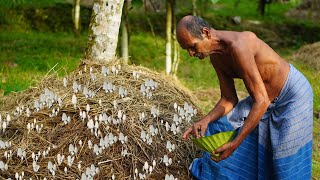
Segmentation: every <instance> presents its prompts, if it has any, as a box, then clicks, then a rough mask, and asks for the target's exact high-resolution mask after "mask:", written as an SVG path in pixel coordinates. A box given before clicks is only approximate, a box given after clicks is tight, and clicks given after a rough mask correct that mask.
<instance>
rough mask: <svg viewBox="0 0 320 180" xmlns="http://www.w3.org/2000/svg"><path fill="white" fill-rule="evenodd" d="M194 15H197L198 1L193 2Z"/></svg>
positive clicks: (193, 0)
mask: <svg viewBox="0 0 320 180" xmlns="http://www.w3.org/2000/svg"><path fill="white" fill-rule="evenodd" d="M192 15H194V16H196V15H197V0H192Z"/></svg>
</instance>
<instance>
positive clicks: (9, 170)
mask: <svg viewBox="0 0 320 180" xmlns="http://www.w3.org/2000/svg"><path fill="white" fill-rule="evenodd" d="M103 66H105V69H104V71H105V73H106V69H107V70H108V71H109V75H106V76H104V75H103V73H102V67H103ZM112 70H113V71H114V73H112ZM133 74H134V76H133ZM137 74H138V75H137ZM137 76H140V77H137ZM65 78H66V80H67V82H64V80H63V79H62V78H59V77H57V76H56V75H55V73H53V74H51V75H48V76H47V77H46V78H45V79H44V80H42V81H41V82H40V83H38V85H37V87H33V88H30V89H29V90H27V91H25V92H22V93H18V94H12V95H9V96H7V97H4V98H2V99H1V100H0V106H1V109H0V115H1V119H2V120H1V128H0V130H1V138H0V140H1V141H2V145H3V147H2V149H1V148H0V161H2V163H3V164H2V165H1V162H0V177H1V178H13V179H14V178H15V176H16V177H20V178H23V179H29V178H32V179H44V178H46V179H51V178H53V177H54V178H56V179H84V177H86V178H93V179H134V178H136V179H140V178H145V179H164V178H165V175H167V177H169V175H173V176H174V177H175V178H179V179H188V178H189V177H190V175H189V173H188V166H189V165H190V163H191V161H192V159H193V158H194V157H195V153H196V149H195V147H194V146H193V145H192V143H190V141H189V142H184V141H182V140H181V133H182V132H181V131H183V130H184V129H185V128H186V127H187V126H189V125H190V123H191V122H189V121H188V120H187V119H189V120H190V118H191V116H192V115H191V114H192V113H191V114H190V113H189V115H188V114H187V110H185V111H184V114H183V113H182V114H181V112H180V111H181V110H182V109H183V108H184V107H185V106H186V105H187V106H188V105H190V106H189V107H187V109H188V108H189V110H190V108H191V107H193V108H194V109H195V108H196V107H197V105H196V104H195V102H196V100H195V98H194V96H192V95H191V94H190V93H189V92H188V91H187V90H186V89H183V88H182V87H181V86H180V85H179V84H178V82H177V81H176V80H174V79H173V78H171V77H169V76H166V75H163V74H160V73H156V72H153V71H150V70H148V69H146V68H143V67H136V66H128V65H124V64H121V62H120V61H119V60H114V61H111V62H109V63H101V62H92V61H88V60H83V61H82V63H81V65H80V66H79V67H78V69H77V70H75V71H74V72H72V73H70V74H69V75H68V76H66V77H65ZM150 79H152V80H153V81H154V82H157V86H155V87H153V88H151V89H150V92H152V96H150V97H147V96H146V95H143V93H142V92H141V85H142V84H145V83H146V82H145V81H146V80H150ZM73 82H76V83H77V84H78V85H81V87H80V88H79V89H80V91H79V92H74V89H73V86H74V85H73ZM104 82H110V83H112V84H113V85H114V86H115V87H116V88H115V89H114V90H115V91H114V92H108V93H106V90H104V87H103V83H104ZM64 83H66V87H65V86H64ZM84 87H86V88H87V89H88V92H85V94H84V93H83V90H84ZM120 87H122V88H123V90H124V91H125V92H122V93H123V94H122V95H123V97H120V95H119V89H120ZM89 91H90V92H89ZM73 95H75V96H76V98H77V103H76V107H74V104H72V97H73ZM86 95H87V96H93V97H86ZM149 95H150V94H149ZM41 96H42V97H41ZM50 96H51V97H50ZM41 98H42V99H41ZM50 101H51V102H52V106H50V105H51V104H50ZM35 102H36V103H35ZM41 102H42V103H41ZM59 102H60V105H59ZM37 103H38V104H37ZM175 103H176V105H177V106H179V107H175ZM39 104H41V105H39ZM38 105H39V106H38ZM48 106H50V107H48ZM36 107H38V109H39V110H38V111H36ZM88 107H89V108H90V109H88ZM152 108H154V109H156V111H154V112H152ZM178 109H179V110H180V111H178ZM88 110H89V111H88ZM119 110H121V112H120V116H119ZM191 110H192V108H191ZM80 112H81V114H80ZM82 112H85V113H86V118H83V114H82ZM142 112H144V113H145V118H143V117H142V115H141V113H142ZM63 113H65V114H66V117H68V116H69V117H70V118H69V121H70V122H68V119H65V122H63V121H62V116H63ZM152 113H153V114H152ZM102 114H105V115H107V116H108V117H109V119H108V120H109V121H108V120H107V119H104V120H101V117H102ZM174 114H177V115H178V116H177V117H179V121H177V120H178V119H175V120H174ZM88 115H89V117H88ZM8 116H9V120H8V119H7V118H8ZM124 116H125V117H124ZM189 116H190V117H189ZM200 116H201V113H200V112H199V111H198V113H197V115H193V116H192V118H191V119H192V120H191V121H193V120H195V119H198V118H199V117H200ZM99 117H100V118H99ZM89 121H91V123H92V122H93V123H94V125H95V123H97V122H99V124H98V129H95V128H92V130H91V131H92V132H91V131H90V129H89V128H88V127H89V126H90V125H89ZM3 123H6V126H7V127H6V128H5V129H4V127H3ZM28 124H29V127H28ZM172 124H175V125H174V126H175V127H176V128H178V127H179V128H180V131H179V128H178V129H177V130H172ZM150 125H152V126H153V127H154V128H155V129H157V132H156V133H155V134H154V136H152V135H151V132H150ZM168 125H169V130H168V131H167V130H166V128H168V127H166V126H168ZM36 126H38V128H36ZM142 131H145V133H146V134H148V135H147V136H148V137H147V138H149V140H150V139H152V143H151V144H150V141H149V142H148V141H147V140H146V141H144V140H143V139H142V138H141V132H142ZM111 133H112V135H113V136H117V137H118V138H117V139H119V134H120V133H122V134H123V135H124V136H127V141H126V142H124V143H121V142H120V140H118V141H117V142H116V143H114V144H112V145H101V142H100V141H101V139H102V140H105V139H104V137H109V136H108V135H110V134H111ZM89 140H90V141H91V142H92V147H91V149H90V148H89V145H88V141H89ZM167 141H170V143H171V144H174V146H175V148H174V149H173V151H171V150H170V151H171V152H170V151H169V150H168V149H167V147H166V146H167ZM79 142H80V144H79ZM81 142H82V143H81ZM148 143H149V144H148ZM70 144H72V145H73V147H76V150H75V151H76V152H75V153H71V152H70V151H69V148H70ZM89 144H90V143H89ZM102 144H103V143H102ZM94 145H96V149H94V147H93V146H94ZM71 149H72V148H71ZM95 150H96V152H97V154H98V155H97V154H96V153H95ZM99 150H100V153H99ZM125 150H126V151H127V154H126V155H123V154H125ZM18 151H20V152H18ZM23 152H25V157H24V155H23V154H24V153H23ZM19 153H20V154H19ZM18 154H19V155H20V156H18ZM40 154H41V155H40ZM58 154H60V155H64V156H65V157H64V159H63V160H61V159H59V161H62V162H61V164H60V165H59V162H58V158H57V155H58ZM72 154H73V155H72ZM165 155H167V156H168V158H169V159H170V158H171V160H172V163H167V166H166V163H164V156H165ZM5 156H6V157H5ZM67 156H69V157H70V160H69V161H70V162H69V164H71V160H72V158H73V162H72V165H71V166H69V165H68V158H67ZM21 157H22V158H23V159H22V160H21ZM50 162H51V164H52V166H51V164H50ZM48 163H49V164H50V165H49V164H48ZM1 166H2V167H1ZM6 166H7V167H6ZM150 167H151V168H150ZM1 168H2V169H1ZM37 168H39V169H38V170H37ZM48 168H49V169H51V170H48ZM65 169H66V170H67V171H64V170H65ZM146 169H148V170H146ZM36 170H37V171H36ZM150 170H151V172H150ZM53 174H54V176H53Z"/></svg>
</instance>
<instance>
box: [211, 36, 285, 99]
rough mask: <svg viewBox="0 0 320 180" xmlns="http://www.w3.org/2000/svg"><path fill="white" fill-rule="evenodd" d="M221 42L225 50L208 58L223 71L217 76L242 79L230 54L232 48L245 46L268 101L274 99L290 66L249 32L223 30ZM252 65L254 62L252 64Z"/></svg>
mask: <svg viewBox="0 0 320 180" xmlns="http://www.w3.org/2000/svg"><path fill="white" fill-rule="evenodd" d="M223 33H225V35H224V36H225V37H226V38H225V39H224V40H223V41H224V42H223V44H224V45H225V46H226V48H225V49H226V51H225V52H222V53H214V54H211V56H210V59H211V63H212V65H213V66H214V68H215V69H216V70H217V69H219V71H221V72H223V73H220V74H219V73H218V76H228V77H229V78H240V79H243V77H242V76H243V75H242V74H241V72H239V71H238V68H237V67H236V66H237V65H236V63H235V58H237V57H236V56H233V55H232V53H231V52H232V51H233V50H234V49H238V48H243V46H246V48H247V51H246V53H251V54H252V56H253V57H254V62H255V63H256V66H257V68H258V70H259V73H260V76H261V78H262V80H263V83H264V85H265V88H266V91H267V93H268V96H269V99H270V101H272V100H273V99H275V98H276V97H277V96H278V95H279V93H280V91H281V89H282V86H283V85H284V83H285V81H286V79H287V76H288V73H289V69H290V66H289V64H288V63H287V62H286V61H284V60H283V59H282V58H281V57H280V56H279V55H278V54H277V53H276V52H275V51H274V50H273V49H272V48H271V47H270V46H268V45H267V44H266V43H264V42H263V41H262V40H260V39H259V38H258V37H256V36H255V35H254V34H253V33H251V32H231V31H225V32H223ZM252 65H254V64H252Z"/></svg>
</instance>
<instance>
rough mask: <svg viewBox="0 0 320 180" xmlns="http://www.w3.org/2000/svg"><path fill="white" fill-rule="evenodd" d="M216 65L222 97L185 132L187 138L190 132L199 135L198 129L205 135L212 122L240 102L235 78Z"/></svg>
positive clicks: (184, 135) (184, 136)
mask: <svg viewBox="0 0 320 180" xmlns="http://www.w3.org/2000/svg"><path fill="white" fill-rule="evenodd" d="M214 67H215V69H216V71H217V74H218V78H219V82H220V90H221V98H220V100H219V101H218V103H217V104H216V106H215V107H214V108H213V109H212V110H211V112H209V113H208V114H207V115H206V116H205V117H204V118H202V119H200V120H199V121H198V122H196V123H194V124H193V125H192V126H191V127H190V128H188V129H187V130H186V131H185V132H184V133H183V136H182V137H183V139H185V140H186V139H188V138H189V134H193V135H194V136H196V137H199V132H198V131H200V133H201V136H204V134H205V132H206V130H207V128H208V124H209V123H210V122H213V121H215V120H217V119H219V118H220V117H222V116H224V115H225V114H227V113H228V112H230V111H231V109H232V108H233V107H234V106H235V105H236V104H237V103H238V97H237V93H236V90H235V87H234V81H233V78H231V77H229V76H227V75H226V74H224V73H223V72H222V71H221V69H219V67H216V66H214Z"/></svg>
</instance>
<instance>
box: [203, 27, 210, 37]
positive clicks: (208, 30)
mask: <svg viewBox="0 0 320 180" xmlns="http://www.w3.org/2000/svg"><path fill="white" fill-rule="evenodd" d="M202 36H203V37H204V38H208V39H210V38H211V34H210V29H209V28H208V27H203V28H202Z"/></svg>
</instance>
